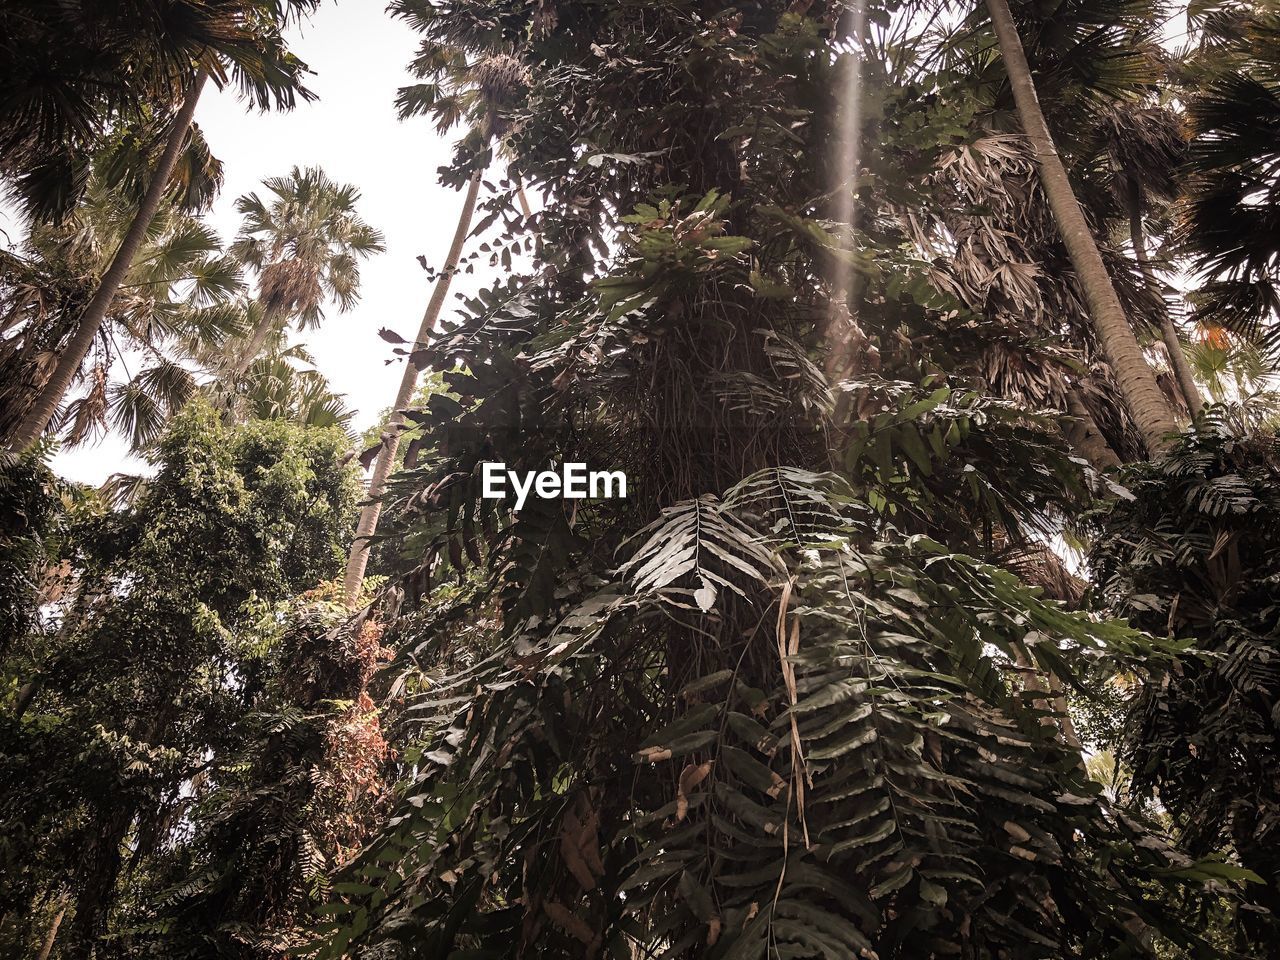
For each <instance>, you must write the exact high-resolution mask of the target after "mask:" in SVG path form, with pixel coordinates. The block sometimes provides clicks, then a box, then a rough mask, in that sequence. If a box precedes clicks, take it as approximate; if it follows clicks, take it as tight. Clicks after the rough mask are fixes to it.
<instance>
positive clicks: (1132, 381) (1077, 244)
mask: <svg viewBox="0 0 1280 960" xmlns="http://www.w3.org/2000/svg"><path fill="white" fill-rule="evenodd" d="M986 4H987V10H988V12H989V14H990V16H991V24H992V26H993V28H994V29H995V33H996V37H997V39H998V41H999V44H1000V53H1001V57H1002V59H1003V60H1004V64H1005V70H1006V71H1007V73H1008V76H1009V83H1010V86H1011V88H1012V90H1013V96H1014V101H1015V102H1016V104H1017V108H1018V116H1019V118H1020V119H1021V122H1022V128H1023V132H1024V133H1025V134H1026V136H1027V138H1028V139H1029V140H1030V141H1031V145H1032V150H1033V152H1034V154H1035V158H1036V165H1037V168H1038V169H1039V172H1040V180H1041V183H1042V184H1043V187H1044V191H1045V195H1046V197H1047V198H1048V202H1049V206H1050V208H1051V209H1052V211H1053V215H1054V219H1055V220H1056V222H1057V224H1058V229H1059V231H1060V232H1061V234H1062V241H1063V244H1064V245H1065V246H1066V248H1067V253H1068V254H1069V255H1070V257H1071V263H1072V265H1073V266H1074V268H1075V272H1076V275H1077V277H1078V279H1079V282H1080V286H1081V288H1082V289H1083V291H1084V295H1085V299H1086V301H1087V303H1088V307H1089V313H1090V315H1091V318H1092V320H1093V325H1094V328H1095V330H1096V331H1097V335H1098V339H1099V341H1100V342H1101V345H1102V350H1103V352H1104V354H1105V355H1106V357H1107V359H1108V361H1109V362H1110V364H1111V368H1112V371H1113V372H1114V374H1115V377H1116V381H1117V383H1118V384H1119V387H1120V390H1121V392H1122V393H1123V395H1124V397H1125V399H1126V401H1127V404H1128V407H1129V411H1130V413H1131V414H1132V416H1133V419H1134V422H1135V423H1136V424H1137V425H1138V429H1139V430H1140V431H1141V433H1142V436H1143V439H1144V441H1145V442H1146V446H1147V449H1148V452H1149V453H1151V454H1157V453H1159V452H1160V451H1162V450H1163V449H1164V448H1165V446H1166V444H1167V442H1168V441H1167V437H1168V435H1169V434H1171V433H1174V432H1176V430H1177V425H1176V424H1175V422H1174V419H1173V415H1172V413H1171V411H1170V409H1169V405H1168V403H1167V401H1166V400H1165V398H1164V395H1163V394H1162V393H1161V391H1160V387H1159V385H1158V384H1157V383H1156V378H1155V374H1154V373H1153V372H1152V370H1151V367H1150V366H1149V365H1148V364H1147V361H1146V358H1145V357H1144V356H1143V354H1142V347H1141V346H1140V345H1139V344H1138V340H1137V337H1136V336H1135V335H1134V333H1133V329H1132V328H1131V327H1130V326H1129V321H1128V318H1127V317H1126V316H1125V312H1124V309H1123V308H1122V307H1121V305H1120V298H1119V297H1118V296H1117V295H1116V290H1115V286H1114V285H1113V284H1112V281H1111V277H1110V275H1109V274H1108V273H1107V268H1106V266H1105V264H1104V263H1103V260H1102V254H1101V253H1100V252H1099V250H1098V244H1097V241H1096V240H1095V239H1094V236H1093V233H1092V231H1091V230H1090V229H1089V224H1088V222H1087V221H1086V220H1085V216H1084V211H1083V210H1082V209H1081V207H1080V203H1079V201H1078V200H1077V199H1076V195H1075V191H1074V189H1073V188H1072V186H1071V180H1070V179H1069V178H1068V176H1067V171H1066V167H1065V166H1064V165H1063V163H1062V158H1061V157H1060V156H1059V154H1058V150H1057V147H1056V146H1055V144H1054V141H1053V136H1052V134H1050V132H1049V127H1048V124H1047V123H1046V122H1045V118H1044V113H1043V112H1042V111H1041V109H1040V101H1039V98H1038V96H1037V93H1036V86H1035V80H1034V79H1033V77H1032V75H1031V68H1030V66H1029V65H1028V63H1027V57H1026V53H1025V52H1024V50H1023V47H1022V40H1021V38H1020V37H1019V35H1018V30H1017V27H1016V25H1015V24H1014V21H1013V15H1012V13H1011V12H1010V10H1009V4H1008V0H986Z"/></svg>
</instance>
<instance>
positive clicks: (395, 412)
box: [343, 170, 482, 606]
mask: <svg viewBox="0 0 1280 960" xmlns="http://www.w3.org/2000/svg"><path fill="white" fill-rule="evenodd" d="M481 173H482V171H480V170H477V171H476V172H475V173H474V174H473V175H472V177H471V182H470V183H469V184H468V185H467V195H466V199H465V200H464V201H463V203H462V213H461V214H459V216H458V228H457V230H455V231H454V234H453V244H452V246H450V247H449V255H448V256H447V257H446V258H445V262H444V269H443V270H441V271H440V276H439V277H438V278H437V280H436V285H435V289H433V290H432V291H431V299H430V301H429V302H428V303H427V309H426V312H425V313H423V315H422V323H421V325H420V326H419V327H418V335H417V337H416V338H415V339H414V344H413V348H414V349H419V348H421V347H423V346H425V345H426V343H427V341H428V340H429V339H430V337H431V332H432V331H433V330H434V329H435V326H436V321H437V320H438V319H439V318H440V309H441V308H442V307H443V306H444V298H445V296H447V295H448V293H449V285H450V283H452V282H453V275H454V273H455V272H456V271H457V269H458V262H459V261H460V260H461V259H462V247H463V244H464V243H465V242H466V239H467V234H468V233H469V232H470V231H471V220H472V217H474V215H475V211H476V198H477V197H478V196H479V193H480V176H481ZM417 388H418V368H417V366H415V365H414V362H413V358H412V357H410V358H408V360H407V361H406V363H405V368H404V376H403V377H401V378H400V390H399V392H398V393H397V394H396V399H395V404H394V406H393V407H392V409H391V418H390V420H389V421H388V422H387V428H386V430H384V431H383V434H382V449H381V450H379V451H378V459H377V461H376V462H375V464H374V467H373V476H372V477H371V478H370V480H369V502H368V503H367V504H365V506H364V509H362V510H361V511H360V523H359V524H358V525H357V527H356V538H355V542H354V543H353V544H352V545H351V554H350V556H349V557H348V558H347V573H346V576H345V577H344V579H343V596H344V597H345V598H346V602H347V605H348V606H351V605H353V604H354V603H355V602H356V598H357V597H359V596H360V585H361V584H362V583H363V582H364V570H365V567H366V566H367V565H368V563H369V538H370V537H372V536H373V535H374V533H376V532H377V530H378V518H379V517H380V516H381V515H382V494H383V492H384V491H385V489H386V484H387V478H388V477H390V476H391V469H392V467H393V466H394V464H395V459H396V452H397V451H398V450H399V449H400V426H401V424H403V423H404V414H403V412H402V411H403V410H404V409H405V407H407V406H408V405H409V404H410V403H412V402H413V394H414V391H416V390H417Z"/></svg>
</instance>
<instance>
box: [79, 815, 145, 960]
mask: <svg viewBox="0 0 1280 960" xmlns="http://www.w3.org/2000/svg"><path fill="white" fill-rule="evenodd" d="M133 816H134V811H133V808H132V807H131V806H128V807H118V806H116V807H111V808H108V810H105V811H100V812H99V814H98V817H97V818H96V823H95V825H96V827H97V831H96V836H92V838H91V839H90V841H89V842H88V843H87V844H86V849H85V850H84V852H83V855H82V857H81V861H80V871H79V874H80V875H79V883H78V888H79V892H78V894H77V896H76V910H75V915H74V916H73V917H72V918H71V926H70V929H69V930H68V935H67V940H66V945H65V947H64V948H63V952H64V953H65V955H66V956H68V957H70V958H72V960H89V958H90V957H92V956H93V953H94V948H95V947H96V946H97V944H98V941H99V939H101V937H102V935H103V934H104V933H106V932H107V919H108V915H109V913H110V912H111V905H112V902H113V894H114V891H115V886H116V881H117V880H118V879H119V878H120V868H121V865H122V863H123V856H122V855H121V846H122V844H123V843H124V840H125V837H126V836H128V833H129V826H130V824H132V823H133ZM89 829H90V832H91V833H92V832H93V827H90V828H89Z"/></svg>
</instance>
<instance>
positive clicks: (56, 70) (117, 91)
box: [0, 0, 317, 220]
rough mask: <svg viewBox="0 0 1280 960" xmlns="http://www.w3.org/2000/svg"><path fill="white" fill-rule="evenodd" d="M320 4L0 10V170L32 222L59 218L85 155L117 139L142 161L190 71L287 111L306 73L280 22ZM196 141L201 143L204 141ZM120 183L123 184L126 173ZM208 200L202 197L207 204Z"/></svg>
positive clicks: (30, 2)
mask: <svg viewBox="0 0 1280 960" xmlns="http://www.w3.org/2000/svg"><path fill="white" fill-rule="evenodd" d="M316 5H317V4H316V0H198V2H197V0H177V2H168V0H125V2H120V3H110V4H77V5H75V6H74V7H59V6H51V5H49V4H47V3H44V2H43V0H20V2H15V3H8V4H6V5H5V7H4V9H3V11H0V36H3V37H5V41H6V42H5V45H4V56H3V58H0V89H3V90H5V91H6V93H5V97H4V99H3V101H2V102H0V170H3V176H4V180H5V184H6V187H7V189H8V190H9V191H12V193H14V194H15V195H16V197H17V198H18V200H19V201H20V203H21V205H22V209H23V210H24V211H25V212H26V213H28V214H30V215H31V217H32V218H33V219H35V220H54V219H61V218H62V217H64V216H66V215H67V214H68V213H69V212H70V211H71V210H72V208H73V207H74V206H75V205H76V203H77V202H78V201H79V199H80V196H81V194H82V192H83V190H84V187H85V183H86V181H87V178H88V166H89V158H90V157H92V156H93V155H94V154H95V153H96V152H97V150H98V148H99V147H101V146H102V145H103V142H104V140H105V139H106V138H107V137H108V136H110V135H111V134H114V133H119V132H121V131H122V130H123V131H127V132H128V135H129V136H130V137H136V138H137V139H138V140H142V141H145V146H144V145H141V144H139V145H135V146H134V148H133V151H132V152H134V153H137V154H141V155H142V157H141V159H143V161H144V163H146V165H150V162H149V159H150V156H151V155H152V154H154V153H157V152H158V148H157V147H156V143H157V142H158V141H163V132H164V130H165V127H166V126H167V124H168V122H169V120H170V118H171V109H170V108H171V106H172V104H173V103H174V101H175V100H178V99H180V97H181V93H182V91H183V90H184V88H185V87H186V86H187V83H188V82H189V79H190V77H191V76H192V74H193V73H194V69H193V66H192V64H193V61H200V60H203V61H204V65H205V66H206V67H209V68H212V69H213V72H214V73H215V75H216V79H217V82H218V83H219V84H220V85H221V84H222V83H226V82H228V81H229V82H231V83H234V84H235V85H236V86H238V87H239V88H240V92H241V93H242V94H243V95H244V96H245V98H246V99H248V100H250V101H251V102H253V103H255V104H256V105H257V106H258V107H259V108H260V109H265V108H267V107H268V106H269V105H271V104H272V103H275V104H277V105H279V106H282V107H288V106H292V105H293V104H294V103H295V102H296V100H297V98H298V97H299V96H301V97H303V98H309V97H310V96H311V94H310V92H309V91H307V90H306V89H305V87H303V86H302V82H301V81H302V77H303V75H304V73H305V72H306V66H305V64H303V63H302V62H301V61H300V60H298V58H297V57H295V56H294V55H292V54H291V53H289V51H288V48H287V47H286V45H285V42H284V38H283V36H282V30H283V28H284V27H285V25H286V24H287V23H288V22H290V21H292V20H294V19H295V18H297V17H299V16H302V15H304V14H305V13H307V12H309V11H310V10H312V9H314V8H315V7H316ZM200 146H203V144H201V145H200ZM126 179H127V178H126ZM207 199H208V198H207V197H205V198H203V200H207Z"/></svg>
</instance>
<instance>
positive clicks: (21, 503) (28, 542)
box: [0, 454, 62, 656]
mask: <svg viewBox="0 0 1280 960" xmlns="http://www.w3.org/2000/svg"><path fill="white" fill-rule="evenodd" d="M57 492H58V487H57V483H56V481H55V480H54V477H53V474H52V473H51V472H50V471H49V469H48V467H46V466H45V465H44V463H43V462H41V460H40V459H39V458H38V457H37V456H36V455H35V454H31V455H28V456H25V457H17V456H13V455H12V454H3V455H0V518H2V519H0V584H3V586H2V587H0V656H3V655H5V654H7V653H8V652H9V651H10V649H11V646H12V645H13V644H16V643H17V642H18V641H20V640H21V639H22V638H24V637H26V636H27V634H28V632H29V631H30V630H31V629H32V627H33V626H34V619H35V607H36V598H37V596H38V588H39V584H40V580H41V579H42V577H43V576H44V572H45V571H44V567H45V564H46V563H47V562H48V557H49V552H50V545H49V539H50V537H51V536H52V535H53V534H54V533H55V532H56V525H57V524H58V522H59V521H60V520H61V512H62V511H61V503H60V501H59V499H58V496H57Z"/></svg>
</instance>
